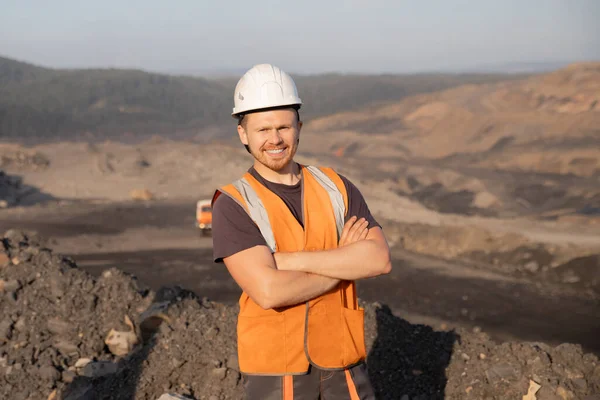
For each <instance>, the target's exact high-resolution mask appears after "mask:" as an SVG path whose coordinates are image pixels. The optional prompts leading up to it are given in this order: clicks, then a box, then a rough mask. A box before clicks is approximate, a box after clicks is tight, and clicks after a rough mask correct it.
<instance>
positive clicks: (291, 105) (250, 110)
mask: <svg viewBox="0 0 600 400" xmlns="http://www.w3.org/2000/svg"><path fill="white" fill-rule="evenodd" d="M301 107H302V101H300V102H290V103H289V104H281V103H279V104H277V105H272V106H264V107H260V108H248V109H242V110H239V111H238V110H236V109H235V108H234V109H233V113H232V114H231V116H232V117H233V118H239V117H240V116H241V115H246V114H252V113H256V112H261V111H273V110H278V109H284V108H294V109H296V110H299V109H300V108H301Z"/></svg>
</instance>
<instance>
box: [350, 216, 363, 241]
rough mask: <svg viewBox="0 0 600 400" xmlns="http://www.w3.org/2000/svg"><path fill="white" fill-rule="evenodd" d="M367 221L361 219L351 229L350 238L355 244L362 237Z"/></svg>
mask: <svg viewBox="0 0 600 400" xmlns="http://www.w3.org/2000/svg"><path fill="white" fill-rule="evenodd" d="M365 222H366V221H365V219H364V218H361V219H359V220H358V221H357V222H356V223H355V224H354V225H353V226H352V228H350V232H348V238H349V239H350V240H352V241H353V242H355V241H357V240H358V238H359V237H360V235H361V233H362V231H363V229H364V228H365Z"/></svg>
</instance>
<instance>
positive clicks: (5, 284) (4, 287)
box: [0, 279, 21, 292]
mask: <svg viewBox="0 0 600 400" xmlns="http://www.w3.org/2000/svg"><path fill="white" fill-rule="evenodd" d="M19 289H21V282H19V281H18V280H16V279H11V280H10V281H2V283H0V291H4V292H16V291H17V290H19Z"/></svg>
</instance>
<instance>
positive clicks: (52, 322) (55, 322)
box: [47, 318, 72, 335]
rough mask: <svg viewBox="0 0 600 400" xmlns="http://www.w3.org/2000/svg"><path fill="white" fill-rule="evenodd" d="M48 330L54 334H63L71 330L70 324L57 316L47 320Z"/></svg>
mask: <svg viewBox="0 0 600 400" xmlns="http://www.w3.org/2000/svg"><path fill="white" fill-rule="evenodd" d="M47 326H48V330H49V331H50V332H52V333H54V334H55V335H65V334H66V333H68V332H69V331H70V330H71V327H72V325H71V324H69V323H68V322H66V321H63V320H61V319H59V318H50V319H49V320H48V324H47Z"/></svg>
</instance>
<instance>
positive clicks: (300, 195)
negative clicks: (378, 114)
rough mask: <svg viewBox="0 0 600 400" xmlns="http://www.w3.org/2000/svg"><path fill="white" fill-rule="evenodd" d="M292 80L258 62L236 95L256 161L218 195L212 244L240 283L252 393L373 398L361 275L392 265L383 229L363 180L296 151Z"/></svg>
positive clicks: (243, 354)
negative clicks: (308, 161)
mask: <svg viewBox="0 0 600 400" xmlns="http://www.w3.org/2000/svg"><path fill="white" fill-rule="evenodd" d="M301 104H302V101H301V100H300V98H299V97H298V93H297V89H296V85H295V83H294V81H293V80H292V78H291V77H290V76H289V75H288V74H286V73H285V72H283V71H282V70H280V69H279V68H277V67H275V66H272V65H268V64H261V65H256V66H254V67H253V68H251V69H250V70H249V71H247V72H246V73H245V74H244V75H243V76H242V78H241V79H240V80H239V82H238V84H237V86H236V88H235V93H234V105H235V107H234V108H233V114H232V115H233V116H234V117H235V118H237V119H238V126H237V130H238V134H239V137H240V140H241V142H242V143H243V144H244V145H245V146H246V149H247V150H248V152H249V153H250V154H252V156H253V157H254V165H253V167H251V168H250V169H249V170H248V172H247V173H246V174H245V175H244V176H243V177H242V178H241V179H239V180H237V181H235V182H234V183H232V184H230V185H227V186H224V187H222V188H220V189H219V190H217V191H216V192H215V195H214V197H213V202H212V204H213V221H212V224H213V225H212V229H213V249H214V258H215V261H216V262H221V261H222V262H224V263H225V265H226V267H227V269H228V271H229V273H230V274H231V276H232V277H233V279H234V280H235V281H236V282H237V283H238V285H239V286H240V288H241V289H242V295H241V297H240V300H239V304H240V313H239V316H238V324H237V339H238V359H239V365H240V372H241V373H242V374H243V377H244V387H245V391H246V396H247V398H248V399H252V400H253V399H261V400H268V399H285V400H288V399H289V400H298V399H319V398H322V399H328V400H336V399H352V400H354V399H373V398H374V396H373V391H372V388H371V385H370V383H369V379H368V375H367V370H366V366H365V359H366V350H365V339H364V319H363V317H364V311H363V309H362V308H360V307H359V306H358V301H357V296H356V286H355V282H354V281H355V280H357V279H364V278H368V277H374V276H377V275H381V274H386V273H389V272H390V270H391V261H390V253H389V248H388V245H387V242H386V240H385V237H384V235H383V233H382V230H381V227H380V226H379V224H377V222H376V221H375V220H374V218H373V217H372V216H371V213H370V212H369V209H368V207H367V205H366V203H365V201H364V198H363V197H362V195H361V193H360V192H359V191H358V189H357V188H356V187H355V186H354V185H353V184H352V183H351V182H350V181H349V180H348V179H346V178H345V177H343V176H341V175H338V174H337V173H335V172H334V171H333V170H332V169H330V168H317V167H314V166H305V165H300V164H298V163H296V162H295V161H294V155H295V153H296V150H297V148H298V142H299V136H300V130H301V128H302V122H301V121H300V115H299V109H300V106H301Z"/></svg>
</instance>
